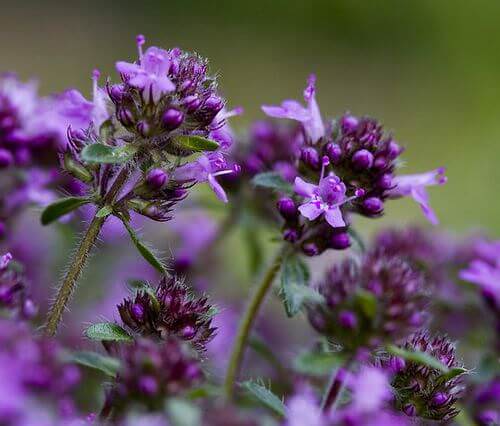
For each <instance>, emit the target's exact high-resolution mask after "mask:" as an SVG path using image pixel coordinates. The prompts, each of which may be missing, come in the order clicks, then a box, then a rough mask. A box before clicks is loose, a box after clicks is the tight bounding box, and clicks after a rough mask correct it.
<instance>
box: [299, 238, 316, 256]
mask: <svg viewBox="0 0 500 426" xmlns="http://www.w3.org/2000/svg"><path fill="white" fill-rule="evenodd" d="M302 252H303V253H304V254H305V255H306V256H311V257H312V256H317V255H318V254H320V249H319V247H318V245H317V244H316V243H312V242H310V243H305V244H302Z"/></svg>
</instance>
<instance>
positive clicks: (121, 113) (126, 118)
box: [116, 108, 134, 127]
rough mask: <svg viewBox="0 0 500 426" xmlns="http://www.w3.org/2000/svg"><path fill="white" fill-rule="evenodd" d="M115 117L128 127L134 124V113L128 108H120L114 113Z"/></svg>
mask: <svg viewBox="0 0 500 426" xmlns="http://www.w3.org/2000/svg"><path fill="white" fill-rule="evenodd" d="M116 118H118V120H119V121H120V123H122V124H123V125H124V126H125V127H130V126H132V125H133V124H134V115H133V114H132V112H131V111H130V110H129V109H126V108H121V109H119V110H118V111H117V113H116Z"/></svg>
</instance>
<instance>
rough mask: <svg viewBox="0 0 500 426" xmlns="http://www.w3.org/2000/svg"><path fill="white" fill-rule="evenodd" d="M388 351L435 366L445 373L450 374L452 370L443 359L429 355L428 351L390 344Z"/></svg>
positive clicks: (431, 366) (419, 362) (409, 359)
mask: <svg viewBox="0 0 500 426" xmlns="http://www.w3.org/2000/svg"><path fill="white" fill-rule="evenodd" d="M387 352H389V353H390V354H392V355H395V356H398V357H400V358H403V359H404V360H406V361H410V362H414V363H416V364H421V365H425V366H427V367H430V368H434V369H436V370H438V371H441V372H442V373H445V374H448V373H449V372H450V369H449V368H448V367H447V366H446V365H444V364H443V363H442V362H441V361H439V360H437V359H436V358H434V357H433V356H431V355H429V354H428V353H426V352H421V351H410V350H407V349H403V348H399V347H397V346H394V345H389V346H388V347H387Z"/></svg>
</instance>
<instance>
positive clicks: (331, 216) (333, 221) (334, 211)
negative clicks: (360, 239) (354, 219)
mask: <svg viewBox="0 0 500 426" xmlns="http://www.w3.org/2000/svg"><path fill="white" fill-rule="evenodd" d="M325 219H326V221H327V222H328V223H329V224H330V225H331V226H332V227H334V228H340V227H342V226H345V222H344V218H343V217H342V212H341V211H340V208H339V207H332V208H330V209H328V210H327V211H326V213H325Z"/></svg>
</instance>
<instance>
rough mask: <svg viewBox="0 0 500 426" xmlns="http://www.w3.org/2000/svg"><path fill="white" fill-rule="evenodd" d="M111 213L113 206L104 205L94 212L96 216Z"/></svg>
mask: <svg viewBox="0 0 500 426" xmlns="http://www.w3.org/2000/svg"><path fill="white" fill-rule="evenodd" d="M111 213H113V207H111V206H104V207H102V208H101V209H99V211H98V212H97V213H96V214H95V216H96V217H106V216H109V215H110V214H111Z"/></svg>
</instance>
